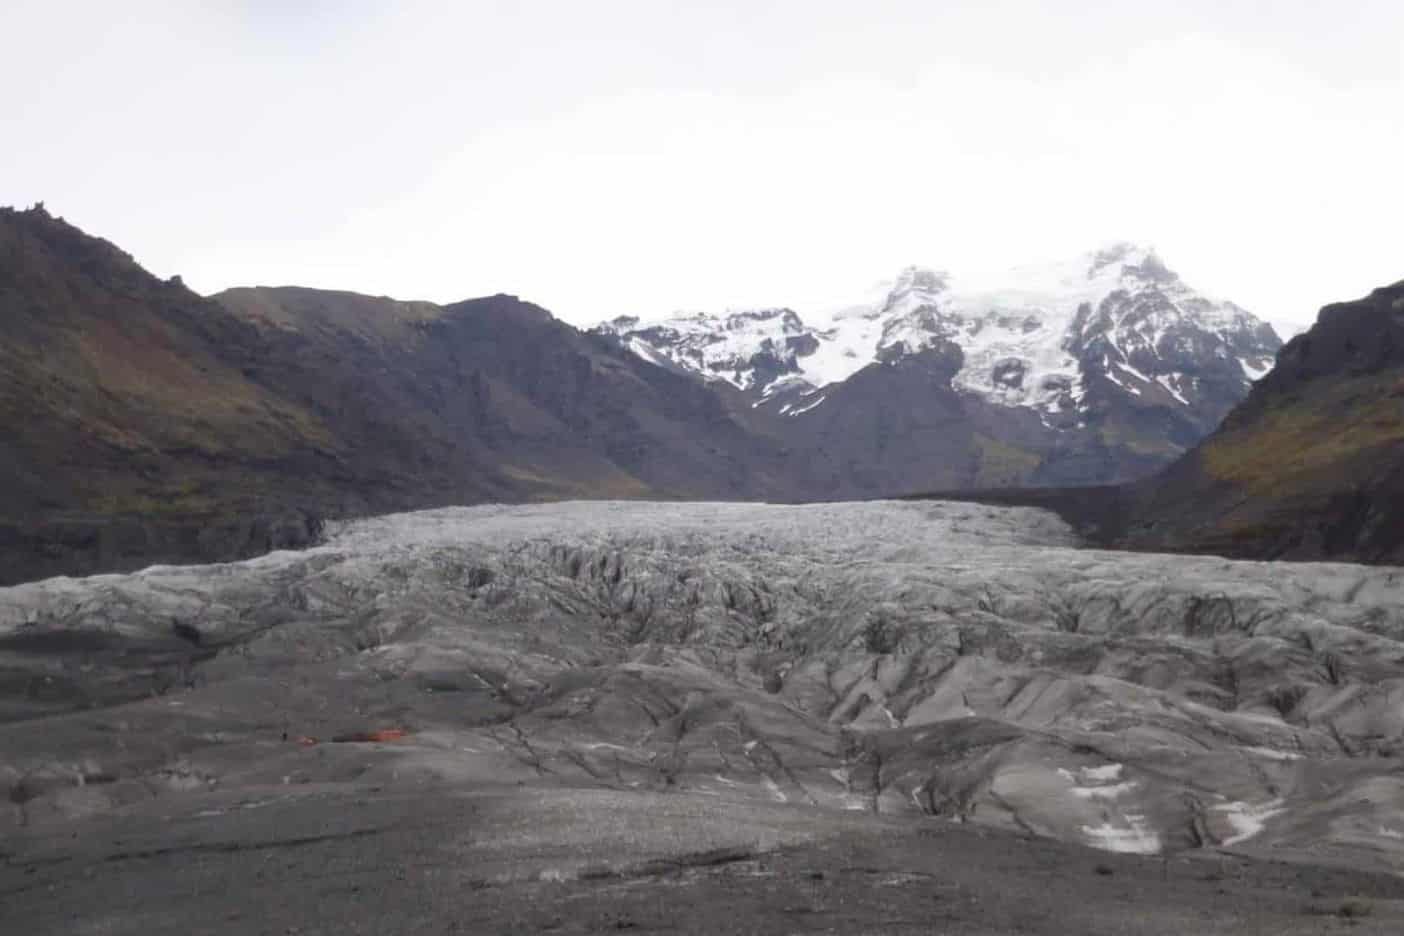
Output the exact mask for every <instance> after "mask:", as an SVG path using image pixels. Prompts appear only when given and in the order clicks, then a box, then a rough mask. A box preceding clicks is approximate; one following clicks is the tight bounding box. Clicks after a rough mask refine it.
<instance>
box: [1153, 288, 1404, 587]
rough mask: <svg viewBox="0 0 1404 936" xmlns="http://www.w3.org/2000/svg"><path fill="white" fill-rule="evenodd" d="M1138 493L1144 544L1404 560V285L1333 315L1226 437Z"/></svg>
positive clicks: (1281, 358)
mask: <svg viewBox="0 0 1404 936" xmlns="http://www.w3.org/2000/svg"><path fill="white" fill-rule="evenodd" d="M1131 496H1132V503H1133V508H1132V510H1131V514H1130V526H1129V529H1128V530H1127V533H1126V540H1127V542H1128V543H1130V544H1132V545H1136V546H1141V547H1149V548H1168V549H1175V550H1186V551H1201V552H1216V553H1223V554H1227V555H1233V556H1248V557H1261V558H1274V557H1291V558H1297V559H1308V558H1322V557H1330V558H1338V559H1352V560H1363V561H1389V562H1404V282H1401V283H1396V284H1395V285H1393V286H1389V287H1386V288H1382V289H1377V290H1375V291H1374V292H1373V293H1371V294H1370V295H1369V296H1367V297H1365V298H1364V299H1360V300H1357V301H1354V302H1343V303H1338V304H1335V305H1330V306H1327V307H1326V308H1324V309H1322V310H1321V314H1320V317H1319V318H1318V319H1317V322H1316V325H1315V326H1313V327H1312V328H1311V330H1310V331H1308V332H1306V333H1305V334H1303V335H1299V336H1297V337H1296V338H1294V339H1293V340H1292V341H1290V342H1288V343H1287V345H1286V346H1285V347H1284V348H1283V349H1282V351H1281V352H1280V353H1279V354H1278V358H1277V367H1276V368H1275V369H1274V370H1273V371H1272V373H1270V374H1269V375H1268V376H1267V377H1265V378H1264V379H1263V380H1261V381H1260V382H1259V383H1258V384H1257V385H1256V386H1255V387H1254V388H1253V391H1252V393H1251V394H1250V395H1249V397H1248V399H1247V400H1246V401H1245V402H1244V403H1243V404H1242V405H1240V406H1239V407H1238V408H1237V409H1235V410H1234V411H1233V412H1232V413H1231V414H1230V415H1229V417H1228V418H1227V419H1226V420H1225V421H1224V424H1223V425H1222V426H1221V427H1220V428H1219V429H1218V430H1217V431H1216V432H1214V433H1213V434H1212V435H1211V436H1209V438H1207V439H1205V440H1204V442H1203V443H1202V444H1200V445H1199V446H1197V447H1196V448H1195V449H1194V450H1193V451H1192V452H1190V453H1189V454H1188V455H1186V456H1185V457H1184V458H1183V459H1181V460H1180V461H1178V462H1177V463H1176V464H1175V465H1174V466H1172V467H1171V468H1170V469H1169V470H1167V471H1166V472H1165V473H1164V474H1163V475H1162V476H1161V477H1159V478H1157V479H1156V480H1155V481H1154V483H1151V484H1147V485H1144V486H1142V487H1140V488H1137V489H1134V490H1133V491H1132V492H1131Z"/></svg>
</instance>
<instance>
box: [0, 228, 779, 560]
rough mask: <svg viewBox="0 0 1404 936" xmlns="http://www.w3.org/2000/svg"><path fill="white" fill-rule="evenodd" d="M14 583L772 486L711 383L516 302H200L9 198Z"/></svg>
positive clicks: (7, 403)
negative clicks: (474, 509)
mask: <svg viewBox="0 0 1404 936" xmlns="http://www.w3.org/2000/svg"><path fill="white" fill-rule="evenodd" d="M0 322H3V325H4V336H3V340H0V415H2V416H3V419H0V581H19V580H23V579H26V578H32V577H36V576H41V575H45V574H56V573H60V572H83V571H93V570H99V569H114V568H124V567H131V566H133V565H137V564H145V563H149V562H152V561H190V560H205V561H210V560H223V559H229V558H234V557H237V556H243V555H249V554H253V553H257V552H261V551H265V550H267V549H269V548H276V547H279V546H297V545H305V544H306V543H308V542H310V541H312V540H313V539H314V538H315V536H316V535H317V528H318V526H319V524H320V521H321V518H323V517H327V516H341V515H347V514H357V513H365V512H374V511H384V510H393V509H399V508H406V507H417V506H429V505H436V504H446V503H472V502H480V501H484V500H532V499H542V498H559V497H568V496H577V497H578V496H615V497H628V496H693V497H740V496H756V495H767V494H774V493H776V492H777V491H778V485H777V484H776V483H775V482H773V481H772V480H771V478H770V477H769V476H768V475H767V474H766V472H765V466H766V465H767V463H768V462H769V461H770V460H771V459H773V458H774V457H775V456H776V452H777V449H778V446H777V444H776V443H774V442H773V441H770V440H767V439H765V438H763V437H760V436H756V435H754V434H752V433H751V432H749V431H748V430H746V429H744V428H743V427H742V426H741V425H740V424H739V423H738V422H736V421H735V420H734V419H733V418H732V417H731V416H730V415H728V413H727V411H726V409H725V408H724V406H723V405H722V404H721V402H720V401H719V400H718V399H717V397H716V396H715V395H714V394H712V393H711V392H710V391H708V390H707V389H706V388H705V387H702V386H700V385H698V384H697V383H696V382H695V381H693V380H691V379H689V378H686V377H682V376H679V375H676V374H672V373H668V372H667V371H664V370H661V369H659V368H657V367H654V366H652V365H650V364H647V363H645V362H643V361H640V360H639V359H637V358H636V357H634V356H633V355H629V354H626V353H624V352H622V351H620V350H619V349H617V348H615V347H613V346H612V345H611V344H610V343H609V342H606V341H603V340H601V339H599V338H598V337H592V336H588V335H585V334H582V333H580V332H578V331H577V330H575V329H573V328H570V327H569V326H567V325H564V324H562V323H560V322H558V321H556V320H555V319H553V318H552V317H551V316H550V315H549V314H548V313H547V312H545V311H544V310H542V309H540V308H538V307H536V306H533V305H530V304H529V303H524V302H521V301H519V300H517V299H515V298H513V297H510V296H495V297H490V298H486V299H477V300H471V301H468V302H462V303H457V304H454V305H449V306H444V307H440V306H435V305H432V304H429V303H407V302H396V301H393V300H389V299H382V298H371V297H366V296H357V295H354V294H349V293H336V292H324V291H317V290H306V289H263V288H260V289H241V290H233V291H230V292H228V293H225V294H223V295H222V296H220V297H217V299H216V300H211V299H205V298H202V297H200V296H198V295H196V294H195V293H193V292H191V291H190V290H189V289H187V288H185V287H184V286H183V285H182V284H181V283H180V282H179V280H172V281H168V282H163V281H161V280H159V279H157V278H155V277H153V276H151V275H150V274H148V273H147V272H146V271H144V270H143V269H141V267H139V266H138V265H137V264H136V263H135V262H134V261H133V260H132V258H131V257H130V256H128V255H127V254H125V253H123V252H122V251H121V250H119V249H117V248H116V247H114V246H113V245H111V244H109V243H107V242H106V241H103V240H99V239H97V238H93V237H89V236H87V235H85V234H83V233H82V232H81V231H79V230H78V229H76V228H74V227H73V226H71V225H69V224H67V223H65V222H64V221H62V220H61V219H57V218H54V217H51V216H50V215H49V214H47V213H46V212H45V211H44V210H43V209H42V208H35V209H31V210H28V211H13V210H6V211H3V212H0Z"/></svg>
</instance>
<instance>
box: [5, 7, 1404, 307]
mask: <svg viewBox="0 0 1404 936" xmlns="http://www.w3.org/2000/svg"><path fill="white" fill-rule="evenodd" d="M0 35H3V36H4V37H5V42H4V52H3V54H2V55H0V87H3V88H4V92H3V96H0V102H2V103H3V107H0V143H2V144H3V145H0V204H16V205H28V204H30V203H32V202H34V201H38V200H43V201H45V202H46V203H47V205H48V207H49V209H50V210H51V211H53V212H55V213H57V214H61V215H63V216H65V217H66V218H68V219H69V220H70V221H72V222H74V223H75V224H77V225H79V226H80V227H82V228H84V229H85V230H87V231H89V232H90V233H94V234H98V235H101V236H103V237H106V238H108V239H109V240H112V241H114V242H116V243H117V244H118V245H119V246H122V247H123V248H125V249H127V250H128V251H130V252H132V253H133V254H134V255H135V256H136V258H137V259H138V260H139V261H140V262H142V263H143V264H144V265H146V266H147V267H148V268H149V269H151V270H152V271H153V272H155V273H157V274H158V275H161V276H168V275H170V274H173V273H179V274H182V275H183V276H184V277H185V279H186V282H187V283H188V284H190V285H191V286H192V287H193V288H195V289H198V290H200V291H202V292H213V291H216V290H219V289H222V288H224V287H227V286H234V285H251V284H288V283H295V284H301V285H310V286H323V287H333V288H342V289H354V290H358V291H362V292H370V293H376V294H387V295H393V296H397V297H401V298H423V299H432V300H437V301H451V300H455V299H460V298H466V297H469V296H476V295H483V294H486V293H492V292H512V293H516V294H518V295H521V296H522V297H524V298H528V299H531V300H533V301H535V302H539V303H541V304H542V305H545V306H546V307H548V308H549V309H551V310H552V311H553V312H555V313H556V314H557V315H559V316H560V317H561V318H564V319H566V320H568V321H571V322H575V323H578V324H580V323H590V322H593V321H596V320H599V319H603V318H607V317H612V316H614V315H619V314H625V313H629V314H643V315H646V316H647V315H657V314H662V313H665V312H668V311H671V310H674V309H677V308H715V307H721V306H728V305H791V306H795V307H796V308H799V309H800V310H801V311H803V309H804V308H805V307H806V306H807V305H812V304H816V303H824V302H827V301H832V300H834V299H836V298H837V299H843V298H846V297H848V296H850V295H852V294H854V293H856V292H861V291H862V290H863V289H864V288H866V287H868V286H870V285H871V284H872V283H873V282H874V281H875V280H878V279H881V278H884V277H887V276H891V275H892V274H894V273H895V272H896V271H897V269H899V268H900V267H902V266H904V265H906V264H909V263H918V264H924V265H929V266H935V267H939V268H944V269H948V270H951V271H953V272H956V273H960V272H961V271H986V270H990V269H996V268H1000V267H1004V266H1011V265H1014V264H1017V263H1023V262H1033V261H1040V260H1048V259H1058V258H1062V257H1065V256H1070V255H1074V254H1077V253H1080V252H1082V251H1085V250H1089V249H1092V248H1094V247H1096V246H1098V245H1100V244H1103V243H1105V242H1108V241H1112V240H1122V239H1129V240H1135V241H1138V242H1142V243H1149V244H1152V245H1154V246H1156V247H1157V248H1158V250H1159V252H1160V253H1161V255H1162V257H1163V258H1164V259H1165V260H1166V262H1167V263H1168V264H1169V265H1170V266H1171V267H1173V268H1175V269H1177V270H1179V272H1180V273H1181V274H1182V275H1184V276H1185V278H1186V279H1187V280H1188V281H1189V282H1190V283H1191V284H1193V285H1195V286H1197V287H1199V288H1201V289H1203V290H1205V291H1207V292H1210V293H1212V294H1216V295H1219V296H1223V297H1226V298H1231V299H1234V300H1235V301H1237V302H1239V303H1240V304H1242V305H1245V306H1247V307H1248V308H1249V309H1251V310H1253V311H1255V312H1257V313H1258V314H1259V315H1261V316H1263V317H1265V318H1268V319H1270V320H1271V321H1273V322H1274V323H1275V324H1277V325H1279V326H1280V327H1283V328H1287V329H1290V328H1291V327H1292V326H1294V325H1305V324H1308V323H1309V322H1310V321H1311V320H1312V319H1313V318H1314V315H1315V311H1316V309H1317V307H1319V306H1320V305H1322V304H1323V303H1325V302H1327V301H1332V300H1336V299H1344V298H1352V297H1354V296H1357V295H1360V294H1363V293H1365V292H1367V291H1368V290H1369V289H1371V288H1373V287H1375V286H1378V285H1383V284H1385V283H1387V282H1392V281H1395V280H1398V279H1401V278H1404V236H1401V233H1400V223H1401V219H1404V3H1401V2H1399V0H1380V2H1371V0H1340V2H1335V3H1326V2H1302V0H1275V2H1271V3H1267V2H1260V0H1254V2H1235V0H1212V2H1202V3H1201V2H1183V3H1175V2H1172V0H1159V2H1153V3H1136V2H1128V0H1120V2H1100V0H1085V2H1078V3H1074V2H1063V3H1043V4H1039V3H1030V2H999V0H983V2H977V3H969V4H965V3H941V2H935V0H925V2H920V0H912V2H876V0H867V2H858V0H852V2H838V0H831V2H830V0H807V2H765V0H738V2H731V0H708V2H705V3H703V2H698V3H681V2H677V3H671V2H665V0H653V2H611V0H590V2H583V0H563V2H551V3H546V2H542V3H532V2H525V0H523V2H501V3H498V2H493V3H489V2H460V3H442V4H440V3H427V2H409V0H395V2H383V3H382V2H371V0H359V2H353V0H342V2H301V3H299V2H296V0H242V2H235V0H222V2H221V0H205V2H197V0H183V2H148V0H127V2H123V3H112V2H108V0H102V2H90V3H77V2H62V0H42V2H30V0H3V3H0Z"/></svg>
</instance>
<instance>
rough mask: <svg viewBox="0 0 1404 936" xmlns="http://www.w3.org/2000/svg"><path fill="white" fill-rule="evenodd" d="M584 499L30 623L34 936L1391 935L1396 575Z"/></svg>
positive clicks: (447, 525) (29, 827) (11, 738)
mask: <svg viewBox="0 0 1404 936" xmlns="http://www.w3.org/2000/svg"><path fill="white" fill-rule="evenodd" d="M1077 547H1078V543H1077V541H1076V538H1075V536H1074V535H1073V534H1072V532H1071V531H1070V530H1069V529H1068V528H1067V527H1066V526H1065V525H1064V524H1063V523H1062V522H1061V521H1059V520H1058V519H1057V518H1056V517H1054V516H1053V515H1052V514H1050V513H1047V512H1044V511H1039V510H1031V509H1022V508H1000V507H993V506H982V505H975V504H952V503H941V502H936V503H893V502H874V503H863V504H832V505H810V506H769V505H756V504H643V503H570V504H557V505H549V506H548V505H539V506H526V507H475V508H458V509H447V510H437V511H427V512H421V513H416V514H399V515H390V516H385V517H379V518H374V519H369V520H363V521H356V522H354V523H350V524H346V525H344V526H341V527H338V528H336V529H334V530H332V531H331V534H330V537H329V539H328V541H327V543H326V544H325V545H323V546H320V547H317V548H314V549H310V550H307V551H304V552H296V553H294V552H278V553H273V554H270V555H267V556H264V557H262V558H259V559H254V560H249V561H246V562H241V563H236V564H229V565H217V566H196V567H181V568H174V567H155V568H152V569H148V570H145V571H143V572H139V573H134V574H128V575H110V576H97V577H93V578H87V579H50V580H46V581H43V582H37V583H31V584H27V585H20V586H15V587H12V588H8V589H3V590H0V719H3V722H0V789H4V790H5V791H6V792H7V796H6V797H5V804H4V805H3V807H0V924H3V925H4V927H5V929H6V930H7V931H8V930H9V929H10V928H11V927H14V928H15V931H16V932H35V933H41V932H56V933H57V932H108V933H146V932H175V931H190V930H191V928H192V927H195V928H197V929H199V930H200V931H210V932H214V931H227V932H280V933H283V932H316V931H342V932H376V933H384V932H418V931H424V930H426V929H427V930H435V931H448V932H453V931H455V930H456V931H461V932H538V931H559V932H593V931H613V930H617V929H636V930H645V931H648V930H653V929H657V930H660V931H671V932H699V933H700V932H718V931H722V932H777V933H782V932H845V933H847V932H872V933H883V932H972V933H973V932H988V933H1005V932H1047V933H1063V932H1087V933H1121V932H1137V933H1145V932H1149V933H1186V932H1195V933H1209V932H1263V933H1268V932H1271V933H1294V932H1300V933H1315V932H1330V931H1334V930H1336V929H1341V930H1345V929H1347V928H1348V929H1350V930H1351V931H1354V932H1397V931H1399V928H1400V926H1401V924H1402V923H1404V902H1401V901H1404V880H1401V879H1400V877H1399V871H1400V870H1401V868H1404V772H1402V771H1401V770H1400V767H1399V764H1400V760H1399V755H1400V753H1401V732H1404V676H1401V672H1402V671H1401V663H1404V642H1401V641H1404V574H1401V570H1399V569H1395V568H1389V567H1372V568H1371V567H1359V566H1350V565H1341V564H1337V565H1326V564H1294V565H1291V566H1283V565H1273V564H1266V563H1250V562H1230V561H1226V560H1221V559H1214V558H1203V557H1184V556H1166V555H1151V554H1124V553H1109V552H1101V551H1092V550H1084V549H1079V548H1077Z"/></svg>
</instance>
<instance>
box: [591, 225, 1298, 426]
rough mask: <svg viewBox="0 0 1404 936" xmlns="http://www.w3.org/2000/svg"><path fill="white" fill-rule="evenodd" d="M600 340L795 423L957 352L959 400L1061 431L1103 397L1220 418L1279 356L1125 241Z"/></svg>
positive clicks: (1240, 319)
mask: <svg viewBox="0 0 1404 936" xmlns="http://www.w3.org/2000/svg"><path fill="white" fill-rule="evenodd" d="M600 330H601V331H603V332H605V333H608V334H612V335H615V336H616V337H617V338H618V339H619V340H620V341H621V342H623V343H624V344H626V345H627V346H628V347H630V348H631V349H633V350H634V351H635V352H636V353H639V354H641V355H642V356H644V357H646V358H648V359H650V360H654V361H655V362H658V363H664V364H666V365H667V366H671V367H675V368H678V369H681V370H685V371H689V372H692V373H696V374H699V375H701V376H702V377H704V378H706V379H708V380H721V381H725V382H726V383H729V384H731V385H732V386H734V387H736V388H738V389H740V390H743V391H746V392H748V393H751V394H753V395H754V396H755V397H756V400H757V404H758V405H762V404H764V402H765V401H767V400H772V399H773V400H779V399H780V398H782V397H786V398H791V399H789V400H788V402H787V403H785V404H784V405H783V407H781V408H783V409H785V410H786V411H787V412H788V413H790V414H795V413H797V412H800V411H804V412H808V411H810V410H811V409H812V406H809V405H806V406H801V405H798V402H797V399H796V397H797V396H798V397H803V396H805V395H806V394H810V395H813V393H814V391H817V390H819V389H822V388H824V387H828V386H830V385H832V384H836V383H840V382H842V381H844V380H847V379H848V378H849V377H851V376H852V375H853V374H854V373H856V372H857V371H859V370H861V369H862V368H864V367H867V366H869V365H872V364H875V363H881V364H888V365H893V364H897V363H900V362H901V361H902V360H904V359H906V358H908V357H911V356H913V355H918V354H921V353H923V352H924V351H926V350H928V349H931V348H935V347H941V348H947V349H948V348H949V346H951V345H954V346H956V347H958V348H959V349H960V352H961V365H960V368H959V370H958V372H957V373H956V375H955V377H954V381H953V382H954V386H955V388H956V389H957V390H958V391H961V392H965V393H970V394H974V395H977V396H979V397H982V398H984V399H985V400H987V401H989V402H991V403H994V404H998V405H1002V406H1010V407H1026V408H1031V409H1033V410H1035V411H1037V412H1038V413H1040V414H1041V417H1042V418H1043V419H1044V421H1045V422H1050V421H1051V423H1053V424H1057V425H1076V424H1078V423H1079V421H1080V420H1081V419H1082V418H1083V417H1082V415H1081V414H1085V413H1086V412H1087V411H1089V410H1090V409H1092V408H1094V407H1095V405H1096V398H1097V397H1098V396H1099V395H1100V396H1103V397H1104V396H1106V394H1108V393H1111V394H1120V395H1121V396H1124V397H1128V398H1135V400H1136V402H1137V403H1138V405H1139V404H1145V403H1150V404H1155V405H1164V406H1169V407H1183V408H1191V409H1192V408H1194V407H1196V406H1199V405H1200V403H1201V402H1204V401H1206V400H1210V399H1212V401H1213V402H1212V405H1213V407H1214V408H1216V409H1217V408H1218V407H1219V406H1220V405H1221V403H1222V400H1223V399H1225V398H1227V397H1235V399H1234V400H1232V401H1230V403H1229V404H1228V405H1231V403H1232V402H1236V397H1239V396H1241V395H1242V394H1243V393H1245V392H1246V389H1247V386H1248V385H1249V383H1250V382H1251V381H1252V380H1254V379H1256V378H1258V377H1260V376H1262V374H1263V373H1266V370H1267V369H1268V368H1270V366H1271V364H1272V360H1273V355H1274V354H1275V353H1276V350H1277V347H1278V346H1279V345H1280V343H1281V342H1280V341H1279V339H1278V338H1277V336H1276V334H1275V333H1273V331H1272V329H1271V328H1270V327H1269V326H1267V325H1266V324H1264V323H1262V322H1260V321H1259V320H1257V319H1256V318H1254V317H1253V316H1252V315H1250V314H1249V313H1248V312H1246V311H1245V310H1243V309H1241V308H1240V307H1238V306H1236V305H1234V304H1233V303H1231V302H1222V301H1219V300H1216V299H1212V298H1210V297H1209V296H1207V295H1205V294H1203V293H1200V292H1197V291H1195V290H1194V289H1191V288H1190V287H1189V286H1188V285H1186V284H1185V283H1184V282H1183V281H1182V280H1181V279H1180V277H1179V276H1178V275H1177V274H1176V273H1174V272H1173V271H1172V270H1171V269H1170V268H1169V267H1167V266H1166V265H1165V263H1164V262H1163V261H1162V260H1161V259H1160V257H1159V256H1158V255H1157V254H1156V252H1155V251H1154V250H1153V249H1152V248H1149V247H1145V246H1141V245H1137V244H1132V243H1125V242H1119V243H1113V244H1109V245H1107V246H1105V247H1102V248H1100V249H1098V250H1094V251H1091V252H1090V253H1086V254H1082V255H1080V256H1077V257H1074V258H1071V259H1070V260H1067V261H1064V262H1060V263H1052V264H1041V265H1033V266H1024V267H1018V268H1015V269H1013V270H1007V271H1004V272H1002V273H997V274H986V275H971V276H966V277H960V278H957V277H954V276H952V275H950V274H947V273H945V272H941V271H939V270H937V269H934V268H930V267H922V266H909V267H907V268H905V269H903V270H902V271H901V272H900V273H898V275H897V276H896V277H895V278H894V279H893V280H892V281H891V282H890V283H887V284H885V285H884V286H883V287H882V288H881V289H880V290H879V291H877V292H875V293H874V294H873V296H872V298H870V299H869V300H867V301H865V302H863V303H860V304H857V305H849V306H844V307H838V308H834V309H830V310H817V311H814V312H805V313H803V314H801V313H800V312H797V311H795V310H792V309H759V310H740V311H738V310H731V311H728V312H726V313H724V314H722V315H708V314H705V313H694V314H691V315H687V316H674V317H671V318H668V319H664V320H663V321H660V322H657V323H654V324H648V325H645V324H642V323H639V322H638V321H637V320H616V321H615V322H612V323H609V324H607V325H604V326H601V328H600ZM816 398H817V396H816ZM809 402H812V401H809ZM815 405H817V404H815ZM1206 405H1207V404H1206ZM777 407H780V404H778V403H777Z"/></svg>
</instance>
